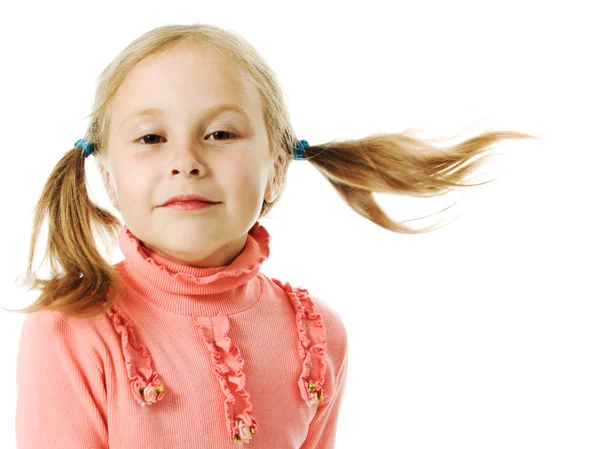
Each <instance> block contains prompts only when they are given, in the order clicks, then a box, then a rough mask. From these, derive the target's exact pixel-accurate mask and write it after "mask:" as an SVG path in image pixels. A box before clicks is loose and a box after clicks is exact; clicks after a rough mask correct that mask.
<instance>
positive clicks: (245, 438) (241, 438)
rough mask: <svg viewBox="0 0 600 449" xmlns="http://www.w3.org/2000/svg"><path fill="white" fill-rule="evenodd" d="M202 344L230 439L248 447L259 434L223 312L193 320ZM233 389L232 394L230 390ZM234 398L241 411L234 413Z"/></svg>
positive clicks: (227, 321) (242, 364)
mask: <svg viewBox="0 0 600 449" xmlns="http://www.w3.org/2000/svg"><path fill="white" fill-rule="evenodd" d="M194 325H195V326H196V328H197V330H198V333H199V334H200V336H201V337H202V341H203V342H204V344H205V345H206V347H207V348H208V350H209V351H210V354H211V356H212V361H213V364H214V372H215V374H216V376H217V380H218V381H219V385H220V386H221V390H222V391H223V394H224V395H225V420H226V422H227V429H228V431H229V436H230V438H231V439H232V440H233V442H234V443H235V444H243V443H249V442H250V439H251V438H252V437H253V436H254V435H256V434H257V433H258V425H257V423H256V420H255V419H254V417H253V416H252V415H251V412H252V403H251V402H250V394H249V393H248V392H247V391H246V390H245V387H246V375H245V374H244V372H243V367H244V360H243V359H242V357H241V356H240V350H239V348H238V347H237V346H236V345H233V344H231V339H230V338H229V336H228V333H229V318H228V317H227V315H224V314H223V313H222V312H219V314H217V315H216V316H213V317H202V316H198V317H195V319H194ZM230 384H232V385H233V391H232V389H231V388H230ZM234 392H235V394H237V395H238V396H239V398H240V400H239V403H240V404H241V406H240V407H239V408H241V410H239V411H236V400H235V396H234Z"/></svg>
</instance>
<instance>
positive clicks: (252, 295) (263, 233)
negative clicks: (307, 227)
mask: <svg viewBox="0 0 600 449" xmlns="http://www.w3.org/2000/svg"><path fill="white" fill-rule="evenodd" d="M118 242H119V247H120V248H121V251H122V252H123V255H124V256H125V259H124V260H123V263H121V264H119V265H118V266H117V269H118V270H119V272H120V273H121V274H122V275H123V279H124V281H125V284H126V285H127V286H131V287H133V288H134V289H135V290H136V291H137V293H138V294H139V295H138V296H141V298H143V299H145V300H147V301H149V302H151V303H153V304H155V305H157V306H159V307H161V308H163V309H166V310H168V311H170V312H174V313H178V314H182V315H190V316H215V315H217V314H218V313H219V312H221V313H223V314H225V315H231V314H234V313H239V312H242V311H244V310H246V309H249V308H250V307H252V306H253V305H255V304H256V303H257V302H258V301H259V300H260V297H261V296H262V292H263V290H264V285H263V283H264V281H263V279H262V277H261V276H257V275H258V274H259V271H260V266H261V265H262V263H263V262H264V261H265V260H266V259H267V258H268V257H269V254H270V246H269V243H270V235H269V233H268V232H267V230H266V229H265V228H264V226H262V225H260V224H259V222H258V221H257V222H256V223H254V225H253V226H252V228H251V229H250V231H249V232H248V237H247V240H246V245H245V246H244V249H243V250H242V252H241V253H240V254H239V255H238V256H237V257H236V258H235V259H234V260H233V261H232V262H231V263H230V264H229V265H226V266H222V267H212V268H199V267H194V266H190V265H185V264H183V263H180V262H175V261H173V260H170V259H167V258H165V257H163V256H161V255H159V254H157V253H155V252H154V251H152V250H150V249H149V248H147V247H145V246H143V245H142V244H141V242H140V240H139V239H138V238H137V237H136V236H135V235H133V234H132V233H131V231H130V230H129V228H128V227H127V225H123V227H122V228H121V231H120V233H119V240H118Z"/></svg>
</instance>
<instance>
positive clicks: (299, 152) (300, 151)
mask: <svg viewBox="0 0 600 449" xmlns="http://www.w3.org/2000/svg"><path fill="white" fill-rule="evenodd" d="M307 146H308V142H307V141H306V140H304V139H302V140H299V141H297V142H296V146H295V147H294V160H297V161H304V160H306V155H305V154H304V149H305V148H306V147H307Z"/></svg>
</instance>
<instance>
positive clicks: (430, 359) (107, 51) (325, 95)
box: [0, 0, 600, 449]
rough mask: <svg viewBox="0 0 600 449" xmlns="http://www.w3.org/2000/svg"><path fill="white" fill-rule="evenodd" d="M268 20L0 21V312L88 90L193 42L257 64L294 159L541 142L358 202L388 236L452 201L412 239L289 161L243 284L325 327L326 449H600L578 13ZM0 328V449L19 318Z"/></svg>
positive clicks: (186, 13)
mask: <svg viewBox="0 0 600 449" xmlns="http://www.w3.org/2000/svg"><path fill="white" fill-rule="evenodd" d="M288 3H290V2H277V3H267V2H261V1H253V2H226V1H213V2H204V1H199V2H185V3H182V2H177V1H168V2H151V1H144V2H123V1H120V2H107V1H103V2H93V3H92V2H77V3H73V4H68V3H65V2H62V3H61V2H37V3H35V2H34V3H22V4H21V3H20V4H19V5H18V6H17V3H16V2H13V4H12V5H3V6H2V7H1V9H0V17H2V19H3V20H2V22H3V24H2V27H0V42H1V50H2V62H1V64H2V71H1V74H0V76H1V77H2V79H1V83H0V93H1V95H0V96H1V99H2V100H1V105H0V114H1V117H0V118H1V121H0V123H1V125H0V126H1V127H2V131H3V132H2V137H3V144H2V156H3V165H2V176H1V177H0V179H1V183H2V184H1V189H2V198H3V208H2V231H3V232H2V237H1V238H2V249H3V252H4V257H2V261H1V263H2V267H1V268H2V269H1V270H0V276H1V278H0V281H1V284H0V288H1V293H0V295H1V298H2V305H3V306H5V307H22V306H25V305H26V304H29V303H30V302H31V301H32V300H33V299H34V297H33V296H32V293H29V294H28V293H27V292H25V290H19V289H17V288H16V287H15V286H14V285H13V282H14V279H15V277H16V276H17V275H18V274H19V273H20V272H22V271H23V270H24V269H25V267H26V260H27V251H28V244H29V235H30V231H31V215H30V213H31V210H32V208H33V206H34V205H35V202H36V201H37V199H38V197H39V194H40V192H41V189H42V186H43V184H44V182H45V180H46V178H47V176H48V174H49V173H50V171H51V169H52V167H53V166H54V165H55V164H56V162H57V161H58V160H59V158H60V157H61V156H62V155H63V153H64V152H65V151H67V150H68V149H69V148H71V147H72V145H73V143H74V142H75V141H76V140H77V139H78V138H80V137H83V133H84V131H85V126H86V125H87V122H86V120H85V119H84V116H85V115H87V114H88V113H89V112H90V108H91V102H92V94H93V89H94V87H95V81H96V77H97V76H98V75H99V74H100V72H101V71H102V69H104V67H105V66H106V65H107V64H108V63H109V62H110V61H111V60H112V58H114V57H115V56H116V54H117V53H118V52H119V51H121V50H122V49H123V48H124V47H125V46H126V45H127V44H128V43H129V42H130V41H132V40H133V39H135V38H136V37H137V36H139V35H140V34H142V33H144V32H146V31H148V30H149V29H151V28H154V27H156V26H160V25H165V24H169V23H193V22H201V23H211V24H215V25H219V26H222V27H225V28H228V29H231V30H233V31H235V32H238V33H239V34H241V35H242V36H243V37H245V38H246V39H248V40H249V41H250V43H251V44H253V45H254V46H255V47H256V48H257V49H258V50H259V52H260V53H261V54H262V55H263V56H264V57H265V58H266V59H267V61H268V62H269V64H270V65H271V66H272V67H273V69H274V70H275V72H276V73H277V74H278V76H279V79H280V80H281V83H282V85H283V88H284V90H285V93H286V98H287V101H288V103H289V107H290V113H291V116H292V120H293V124H294V126H295V128H296V132H297V135H298V136H299V137H300V138H305V139H306V140H308V141H309V143H311V144H318V143H323V142H327V141H329V140H333V139H336V138H359V137H363V136H366V135H368V134H371V133H375V132H397V131H402V130H404V129H406V128H419V129H421V130H423V131H424V132H426V133H427V135H428V136H434V137H440V136H447V135H452V134H453V133H457V132H461V131H462V130H465V129H467V128H469V127H470V128H469V132H470V133H471V135H472V134H474V133H476V132H478V131H485V130H487V129H489V128H494V129H511V130H518V131H522V132H527V133H531V134H535V135H537V136H540V137H542V138H543V139H542V140H539V141H516V140H510V141H505V142H504V143H501V144H499V145H497V153H502V154H503V155H501V156H499V157H497V158H496V160H495V161H494V162H491V163H489V164H488V165H487V166H486V170H485V171H481V172H480V173H481V176H480V177H479V178H477V181H483V180H487V179H491V178H492V177H494V176H499V177H500V178H499V179H497V180H496V181H493V182H491V183H489V184H486V185H483V186H479V187H473V188H469V189H467V188H464V189H462V190H460V191H456V192H454V193H453V194H448V195H446V196H444V197H438V198H434V199H417V198H403V197H395V196H390V195H379V196H378V198H379V199H380V201H381V204H382V205H383V206H384V207H385V208H386V211H388V212H389V213H390V215H391V216H392V217H393V218H396V219H410V218H415V217H420V216H422V215H424V214H429V213H433V212H435V211H438V210H440V209H442V208H443V207H446V206H449V205H450V204H451V203H453V202H455V201H457V200H459V199H460V202H459V203H458V204H457V205H456V206H454V207H453V208H452V209H450V213H449V214H446V215H441V216H437V217H433V221H435V220H437V219H439V218H446V219H447V220H448V221H449V224H448V225H447V226H445V227H444V228H442V229H439V230H437V231H433V232H429V233H426V234H420V235H402V234H394V233H392V232H389V231H387V230H384V229H382V228H379V227H378V226H376V225H374V224H372V223H371V222H369V221H367V220H366V219H364V218H362V217H361V216H359V215H358V214H356V213H354V212H353V211H352V210H351V209H350V208H349V207H348V206H347V205H346V204H345V203H344V202H343V201H342V200H341V199H340V198H339V197H338V195H337V194H336V193H335V191H334V190H333V188H332V187H331V186H330V185H329V184H328V182H327V181H326V180H325V179H324V178H323V177H322V176H321V175H320V174H319V173H318V172H317V171H316V170H315V169H314V167H312V166H311V165H310V163H309V162H298V161H295V162H293V163H292V166H291V167H290V172H289V183H288V185H287V187H286V189H285V192H284V197H283V199H282V201H281V202H280V204H279V205H278V206H277V207H276V208H275V209H274V210H273V211H272V212H271V214H270V216H271V218H268V219H263V220H262V224H263V225H265V226H266V227H267V229H268V231H269V232H270V233H271V235H272V247H271V248H272V253H271V257H270V259H269V260H268V261H267V262H266V263H265V264H264V265H263V271H264V272H265V273H266V274H267V275H270V276H273V277H277V278H279V279H283V280H287V281H290V282H291V283H292V284H300V285H302V286H304V287H306V288H308V289H309V290H311V291H312V292H313V293H315V294H316V295H318V296H320V297H321V298H322V299H323V300H325V301H326V302H328V303H329V304H330V305H331V306H332V307H334V308H335V309H336V310H337V311H338V312H339V313H340V315H341V317H342V319H343V320H344V322H345V325H346V328H347V330H348V334H349V344H350V359H349V360H350V362H349V373H348V381H347V386H346V392H345V397H344V404H343V406H342V411H341V414H340V418H339V424H338V436H337V442H336V448H349V449H359V448H379V447H392V448H410V449H424V448H436V449H438V448H454V447H456V448H461V449H467V448H474V449H475V448H476V449H481V448H486V449H491V448H509V447H510V448H513V449H514V448H527V449H532V448H544V449H548V448H578V449H584V448H598V447H600V358H599V355H600V354H599V353H600V321H599V311H600V307H599V306H598V300H599V299H600V295H599V289H598V281H597V279H598V268H599V265H600V264H599V263H598V250H599V246H600V245H599V242H598V236H597V235H598V234H597V231H598V218H597V217H598V200H597V196H598V193H599V192H600V189H599V188H598V187H597V185H596V181H597V180H598V173H597V165H596V164H597V163H598V161H599V160H600V159H599V157H598V154H599V151H600V148H599V146H600V145H599V144H598V138H597V137H598V135H597V132H596V130H597V128H598V122H599V119H600V113H599V109H598V108H599V107H598V102H599V100H600V95H599V93H600V89H599V87H598V75H600V71H599V70H598V62H597V60H598V48H597V43H598V42H600V32H599V31H598V29H599V28H598V25H597V21H596V20H595V18H597V17H598V16H597V14H595V13H594V12H593V10H595V7H594V3H595V2H592V1H589V2H577V1H570V2H564V3H562V4H561V2H547V3H542V2H537V1H518V2H516V1H502V2H499V1H498V2H490V1H487V2H486V1H478V2H475V1H473V2H465V1H460V2H458V1H453V2H441V1H440V2H431V1H418V2H417V1H413V2H402V3H401V2H383V1H373V0H371V1H369V2H361V3H359V4H358V5H357V6H354V5H351V4H350V3H351V2H348V1H346V2H327V1H319V2H306V1H303V2H294V4H293V6H291V5H289V4H288ZM90 162H91V161H90ZM88 167H90V170H89V171H88V176H89V179H90V183H91V186H92V190H93V194H94V195H95V198H96V199H97V201H98V202H99V203H101V204H102V205H103V206H104V207H107V208H109V209H110V207H111V206H110V204H109V201H108V197H107V196H106V194H105V193H104V192H103V191H102V190H101V185H100V184H99V182H100V181H99V180H100V178H99V174H98V173H97V172H96V170H95V167H94V165H93V164H92V163H90V164H89V165H88ZM110 210H112V209H110ZM433 221H431V219H430V220H426V221H424V222H420V223H419V222H417V223H415V222H409V224H413V225H418V224H421V225H425V224H431V223H432V222H433ZM44 235H45V234H44ZM43 238H45V237H43ZM42 241H43V240H42ZM118 256H119V253H118V252H117V253H116V257H117V258H118ZM0 320H1V322H0V326H1V329H2V339H3V343H2V345H0V351H1V352H0V357H1V359H2V361H3V367H2V370H0V384H1V385H2V392H3V396H2V400H1V403H2V405H1V406H0V413H1V414H2V419H1V420H0V447H2V448H14V447H15V442H14V409H15V405H16V396H15V382H16V379H15V363H16V356H17V344H18V337H19V332H20V327H21V323H22V317H21V316H20V315H16V314H7V313H5V312H3V313H1V314H0ZM32 369H35V368H34V367H32ZM273 449H276V448H273Z"/></svg>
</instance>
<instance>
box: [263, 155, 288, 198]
mask: <svg viewBox="0 0 600 449" xmlns="http://www.w3.org/2000/svg"><path fill="white" fill-rule="evenodd" d="M284 164H285V157H284V156H283V155H282V154H280V155H279V156H278V157H277V160H276V161H275V163H274V164H273V168H272V170H271V176H270V178H269V181H268V182H267V185H266V187H265V195H264V199H265V201H266V202H267V203H272V202H273V201H275V199H276V198H277V197H278V196H279V192H280V191H281V184H282V179H283V166H284Z"/></svg>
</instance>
